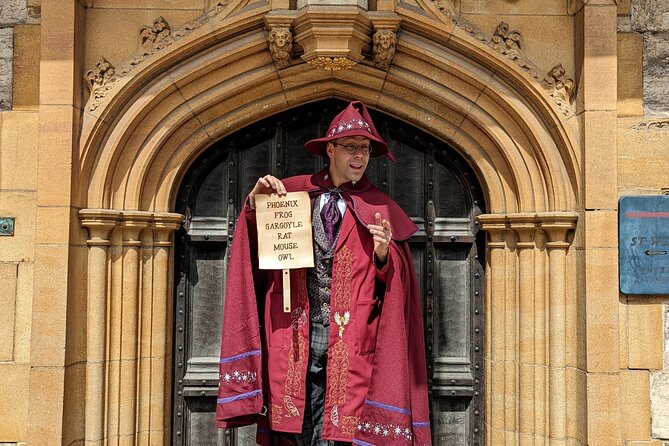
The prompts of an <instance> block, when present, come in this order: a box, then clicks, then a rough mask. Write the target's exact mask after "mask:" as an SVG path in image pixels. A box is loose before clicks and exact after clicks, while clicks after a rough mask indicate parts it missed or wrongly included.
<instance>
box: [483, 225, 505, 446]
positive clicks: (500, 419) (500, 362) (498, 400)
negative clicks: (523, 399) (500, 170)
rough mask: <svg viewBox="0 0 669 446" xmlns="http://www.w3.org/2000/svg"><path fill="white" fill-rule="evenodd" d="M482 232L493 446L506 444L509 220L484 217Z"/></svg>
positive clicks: (489, 406)
mask: <svg viewBox="0 0 669 446" xmlns="http://www.w3.org/2000/svg"><path fill="white" fill-rule="evenodd" d="M479 221H480V223H481V229H483V230H484V231H486V233H487V235H488V253H487V256H486V258H487V259H488V261H487V265H486V283H487V285H488V286H487V287H486V302H485V311H486V313H485V314H486V333H487V334H488V336H487V337H486V366H487V367H486V375H487V376H486V380H485V383H486V401H487V404H488V406H487V408H486V409H487V410H486V414H487V415H488V420H486V421H487V423H486V426H487V427H488V430H487V432H486V436H487V439H488V442H490V444H504V414H505V409H504V404H505V398H504V395H505V389H504V359H505V358H504V336H505V335H504V333H505V315H504V293H505V289H504V274H505V266H504V251H505V248H506V233H507V229H506V219H505V217H504V215H501V216H500V215H482V216H480V217H479Z"/></svg>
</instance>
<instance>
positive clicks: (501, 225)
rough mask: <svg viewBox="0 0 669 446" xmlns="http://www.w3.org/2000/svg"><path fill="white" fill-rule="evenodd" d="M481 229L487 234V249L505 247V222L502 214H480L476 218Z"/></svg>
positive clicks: (504, 216)
mask: <svg viewBox="0 0 669 446" xmlns="http://www.w3.org/2000/svg"><path fill="white" fill-rule="evenodd" d="M476 218H477V220H478V222H479V223H480V224H481V229H482V230H484V231H486V233H487V234H488V247H489V248H490V249H493V248H504V247H505V246H506V242H505V240H506V232H507V221H506V215H504V214H482V215H479V216H478V217H476Z"/></svg>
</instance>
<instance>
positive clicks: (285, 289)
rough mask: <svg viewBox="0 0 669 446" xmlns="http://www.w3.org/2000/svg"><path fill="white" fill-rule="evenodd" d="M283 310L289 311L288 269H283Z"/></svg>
mask: <svg viewBox="0 0 669 446" xmlns="http://www.w3.org/2000/svg"><path fill="white" fill-rule="evenodd" d="M283 312H284V313H290V270H289V269H284V270H283Z"/></svg>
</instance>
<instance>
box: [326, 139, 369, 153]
mask: <svg viewBox="0 0 669 446" xmlns="http://www.w3.org/2000/svg"><path fill="white" fill-rule="evenodd" d="M332 144H334V145H336V146H342V147H343V148H344V149H346V151H347V152H348V154H349V155H354V154H355V153H356V152H358V151H360V153H362V154H363V155H369V154H370V153H372V147H371V146H370V145H369V144H363V145H360V146H357V145H355V144H339V143H338V142H334V141H332Z"/></svg>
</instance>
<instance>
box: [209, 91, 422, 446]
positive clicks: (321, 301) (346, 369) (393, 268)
mask: <svg viewBox="0 0 669 446" xmlns="http://www.w3.org/2000/svg"><path fill="white" fill-rule="evenodd" d="M305 147H306V149H307V150H308V151H310V152H312V153H314V154H316V155H319V156H324V157H327V158H328V160H329V164H328V166H327V167H326V168H325V169H324V170H322V171H321V172H319V173H316V174H314V175H301V176H296V177H291V178H286V179H283V180H279V179H277V178H275V177H273V176H271V175H267V176H264V177H262V178H260V179H258V182H257V183H256V185H255V187H254V188H253V190H252V191H251V192H250V193H249V195H248V197H247V201H246V204H245V206H244V209H243V211H242V213H241V215H240V217H239V219H238V222H237V225H236V230H235V241H234V246H233V248H232V255H231V259H230V264H229V274H228V282H227V287H226V298H225V308H224V320H223V336H222V342H221V360H220V386H219V392H218V400H217V409H216V419H217V424H218V426H219V427H221V428H233V427H240V426H245V425H248V424H252V423H257V425H258V429H257V437H256V440H257V442H258V443H259V444H261V445H272V444H274V445H276V444H279V445H294V444H296V445H300V446H301V445H327V446H334V445H341V444H351V443H353V444H356V445H363V446H367V445H388V446H393V445H419V446H425V445H430V444H431V435H430V422H429V411H428V397H427V375H426V370H425V351H424V344H423V330H422V328H423V321H422V312H421V306H422V305H421V299H420V295H419V292H418V284H417V281H416V274H415V272H414V268H413V262H412V260H411V254H410V251H409V246H408V243H407V239H408V238H409V237H410V236H411V235H412V234H413V233H414V232H416V230H417V228H416V226H415V225H414V224H413V222H412V221H411V219H410V218H409V217H408V216H407V215H406V213H405V212H404V211H403V210H402V209H401V208H400V207H399V206H398V205H397V203H395V202H394V201H393V200H392V199H391V198H389V197H388V196H387V195H385V194H384V193H383V192H381V191H380V190H378V189H377V188H376V187H374V186H373V185H372V184H371V183H370V182H369V180H368V179H367V178H366V177H365V175H364V173H365V169H366V168H367V164H368V162H369V159H370V157H377V156H382V155H385V156H387V157H388V158H389V159H390V160H391V161H394V157H393V155H392V153H391V152H390V150H389V148H388V146H387V144H386V143H385V142H384V141H383V140H382V139H381V136H380V135H379V133H378V132H377V130H376V128H375V127H374V123H373V122H372V119H371V117H370V116H369V113H368V111H367V109H366V107H365V105H364V104H363V103H362V102H358V101H354V102H351V103H350V104H349V105H348V107H347V108H346V109H344V111H342V112H341V113H340V114H338V115H337V116H336V117H335V118H334V120H333V121H332V123H331V124H330V127H329V129H328V131H327V133H326V135H325V136H324V137H322V138H318V139H314V140H311V141H309V142H307V143H306V144H305ZM407 180H410V179H407ZM294 191H307V192H309V195H310V197H311V206H312V223H313V238H314V263H315V266H314V268H307V269H293V270H291V272H290V282H291V283H290V286H291V290H292V291H291V297H290V299H291V309H292V311H291V312H289V313H285V312H284V311H283V282H282V281H283V278H282V276H283V274H282V271H281V270H266V271H261V270H259V269H258V258H257V233H256V224H255V209H254V205H255V196H256V195H257V194H269V193H277V194H279V195H283V194H285V193H287V192H294Z"/></svg>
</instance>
